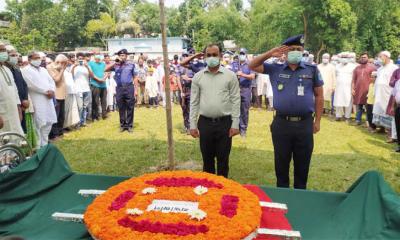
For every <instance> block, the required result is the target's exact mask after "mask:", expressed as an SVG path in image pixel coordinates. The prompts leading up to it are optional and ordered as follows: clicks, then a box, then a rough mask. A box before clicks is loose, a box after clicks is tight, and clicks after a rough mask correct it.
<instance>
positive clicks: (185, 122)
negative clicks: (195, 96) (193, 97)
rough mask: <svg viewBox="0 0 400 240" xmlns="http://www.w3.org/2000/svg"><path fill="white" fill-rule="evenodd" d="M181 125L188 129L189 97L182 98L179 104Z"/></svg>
mask: <svg viewBox="0 0 400 240" xmlns="http://www.w3.org/2000/svg"><path fill="white" fill-rule="evenodd" d="M181 107H182V115H183V125H184V126H185V129H190V96H189V97H184V98H182V102H181Z"/></svg>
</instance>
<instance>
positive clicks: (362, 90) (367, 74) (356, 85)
mask: <svg viewBox="0 0 400 240" xmlns="http://www.w3.org/2000/svg"><path fill="white" fill-rule="evenodd" d="M359 63H360V65H358V66H357V67H356V68H355V69H354V71H353V81H352V84H351V85H352V95H353V104H354V105H356V106H357V113H356V123H357V125H361V118H362V114H363V111H364V106H365V105H366V104H367V94H368V88H369V84H370V83H371V74H372V72H374V71H376V68H375V66H374V65H372V64H370V63H368V53H367V52H365V53H363V54H361V56H360V61H359Z"/></svg>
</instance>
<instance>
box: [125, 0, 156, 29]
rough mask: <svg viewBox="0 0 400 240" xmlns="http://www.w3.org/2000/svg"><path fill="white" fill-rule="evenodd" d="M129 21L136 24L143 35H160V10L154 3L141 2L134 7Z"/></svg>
mask: <svg viewBox="0 0 400 240" xmlns="http://www.w3.org/2000/svg"><path fill="white" fill-rule="evenodd" d="M131 19H132V20H133V21H135V22H137V23H138V24H139V25H140V27H141V29H142V33H143V34H144V35H151V34H153V33H160V32H161V29H160V23H159V19H160V9H159V7H158V6H157V5H156V4H154V3H148V2H141V3H138V4H136V5H135V8H134V11H133V12H132V13H131Z"/></svg>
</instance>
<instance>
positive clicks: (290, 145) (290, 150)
mask: <svg viewBox="0 0 400 240" xmlns="http://www.w3.org/2000/svg"><path fill="white" fill-rule="evenodd" d="M271 132H272V142H273V144H274V155H275V174H276V179H277V183H276V185H277V187H284V188H288V187H289V185H290V181H289V169H290V162H291V160H292V157H293V165H294V188H298V189H306V187H307V178H308V170H309V167H310V160H311V155H312V152H313V149H314V135H313V118H312V117H311V116H310V117H309V118H307V119H304V120H302V121H298V122H290V121H288V120H286V119H283V118H280V117H278V116H276V117H275V118H274V120H273V122H272V125H271Z"/></svg>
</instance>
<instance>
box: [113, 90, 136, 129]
mask: <svg viewBox="0 0 400 240" xmlns="http://www.w3.org/2000/svg"><path fill="white" fill-rule="evenodd" d="M116 95H117V106H118V111H119V123H120V127H121V128H126V129H128V128H132V127H133V116H134V110H135V109H134V108H135V88H134V86H133V84H131V85H127V86H117V94H116Z"/></svg>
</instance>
